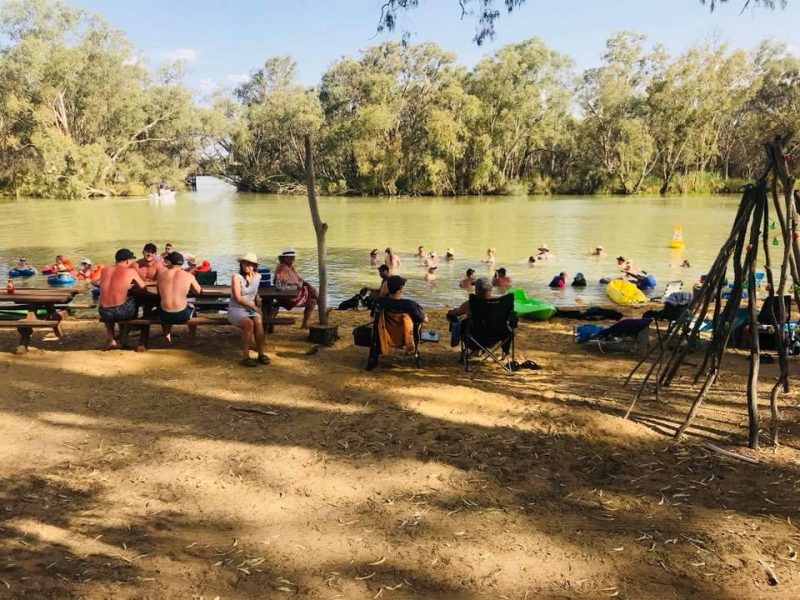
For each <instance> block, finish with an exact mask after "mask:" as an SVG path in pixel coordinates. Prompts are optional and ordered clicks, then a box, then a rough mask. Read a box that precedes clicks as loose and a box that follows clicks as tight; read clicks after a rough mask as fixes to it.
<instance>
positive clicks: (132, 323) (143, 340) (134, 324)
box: [116, 317, 230, 352]
mask: <svg viewBox="0 0 800 600" xmlns="http://www.w3.org/2000/svg"><path fill="white" fill-rule="evenodd" d="M116 323H117V324H118V325H119V326H120V338H124V337H125V335H127V334H128V332H129V330H131V329H134V330H136V331H138V332H139V342H138V344H137V345H136V351H137V352H144V351H145V350H147V347H148V345H149V343H150V327H151V326H152V325H161V321H159V320H158V319H128V320H127V321H117V322H116ZM182 325H186V326H187V327H189V334H190V335H191V339H192V341H194V338H195V335H196V333H197V328H198V327H203V326H208V325H230V323H228V320H227V319H210V318H208V317H192V318H191V319H189V320H188V321H186V322H185V323H178V324H175V325H173V327H180V326H182Z"/></svg>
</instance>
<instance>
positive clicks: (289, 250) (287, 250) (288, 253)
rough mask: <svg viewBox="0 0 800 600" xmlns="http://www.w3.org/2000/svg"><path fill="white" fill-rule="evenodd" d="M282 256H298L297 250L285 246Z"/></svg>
mask: <svg viewBox="0 0 800 600" xmlns="http://www.w3.org/2000/svg"><path fill="white" fill-rule="evenodd" d="M280 256H284V257H290V256H297V252H295V251H294V248H292V247H291V246H289V247H288V248H284V249H283V250H282V251H281V253H280Z"/></svg>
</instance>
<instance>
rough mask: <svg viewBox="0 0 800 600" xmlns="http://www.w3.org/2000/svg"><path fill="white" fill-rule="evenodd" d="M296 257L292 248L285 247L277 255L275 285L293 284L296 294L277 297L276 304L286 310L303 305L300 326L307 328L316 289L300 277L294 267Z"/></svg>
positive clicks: (314, 302)
mask: <svg viewBox="0 0 800 600" xmlns="http://www.w3.org/2000/svg"><path fill="white" fill-rule="evenodd" d="M296 257H297V253H296V252H295V251H294V248H286V249H285V250H284V251H283V252H281V255H280V256H279V257H278V266H277V267H276V268H275V285H276V286H279V289H280V287H285V286H294V288H295V289H296V290H297V294H295V295H294V296H293V297H291V298H279V299H278V301H277V304H278V305H279V306H281V307H283V308H285V309H286V310H292V309H293V308H295V307H303V308H304V310H303V323H302V324H301V325H300V328H301V329H308V326H309V322H310V321H311V315H312V314H313V313H314V308H315V307H316V306H317V290H316V288H314V286H313V285H311V284H310V283H308V282H307V281H306V280H305V279H303V278H302V277H300V274H299V273H298V272H297V270H296V269H295V268H294V261H295V258H296ZM276 314H277V313H276ZM273 316H274V315H273Z"/></svg>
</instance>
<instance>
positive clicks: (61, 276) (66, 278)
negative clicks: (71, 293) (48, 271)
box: [47, 273, 75, 285]
mask: <svg viewBox="0 0 800 600" xmlns="http://www.w3.org/2000/svg"><path fill="white" fill-rule="evenodd" d="M47 283H49V284H50V285H71V284H73V283H75V278H74V277H73V276H72V275H70V274H69V273H58V274H57V275H50V277H48V278H47Z"/></svg>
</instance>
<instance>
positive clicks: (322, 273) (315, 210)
mask: <svg viewBox="0 0 800 600" xmlns="http://www.w3.org/2000/svg"><path fill="white" fill-rule="evenodd" d="M305 145H306V188H307V190H308V207H309V208H310V209H311V221H312V222H313V223H314V232H315V233H316V235H317V263H318V266H319V299H318V301H317V306H318V307H319V324H320V325H322V326H323V327H327V326H328V258H327V256H328V249H327V246H326V245H325V234H326V233H327V231H328V224H327V223H323V222H322V218H321V217H320V216H319V206H318V204H317V192H316V188H315V185H316V184H315V181H314V154H313V151H312V148H311V136H310V135H306V136H305Z"/></svg>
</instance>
